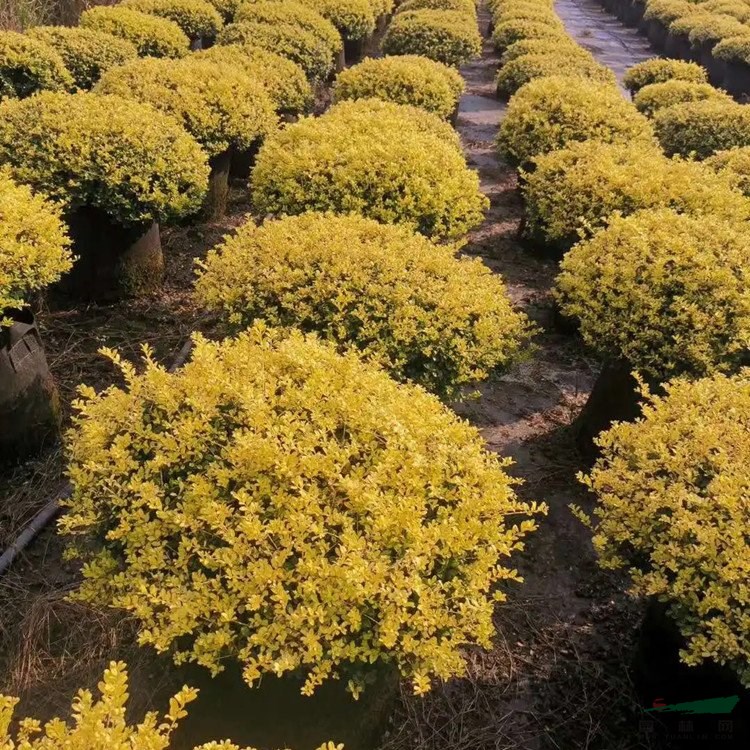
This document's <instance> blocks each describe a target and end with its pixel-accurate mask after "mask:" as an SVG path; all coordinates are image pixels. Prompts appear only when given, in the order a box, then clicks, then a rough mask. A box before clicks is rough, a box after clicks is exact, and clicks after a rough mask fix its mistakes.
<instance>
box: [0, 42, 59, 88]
mask: <svg viewBox="0 0 750 750" xmlns="http://www.w3.org/2000/svg"><path fill="white" fill-rule="evenodd" d="M72 87H73V78H72V76H71V75H70V73H69V72H68V69H67V68H66V67H65V63H64V62H63V59H62V57H60V55H59V54H58V53H57V51H56V50H55V49H54V48H53V47H51V46H50V45H48V44H46V43H45V42H44V41H42V40H41V39H36V38H32V37H29V36H26V35H25V34H18V33H17V32H15V31H0V100H2V99H15V98H19V99H22V98H23V97H26V96H31V94H34V93H36V92H37V91H69V90H70V89H71V88H72Z"/></svg>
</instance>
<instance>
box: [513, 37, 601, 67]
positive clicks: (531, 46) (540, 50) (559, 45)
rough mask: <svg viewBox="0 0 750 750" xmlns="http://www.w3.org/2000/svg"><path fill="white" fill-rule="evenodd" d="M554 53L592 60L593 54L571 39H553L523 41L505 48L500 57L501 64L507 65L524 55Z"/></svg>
mask: <svg viewBox="0 0 750 750" xmlns="http://www.w3.org/2000/svg"><path fill="white" fill-rule="evenodd" d="M552 53H562V54H564V55H565V56H566V57H568V58H571V57H578V58H581V57H582V58H584V59H586V60H590V59H591V53H590V52H589V51H588V50H586V49H583V47H581V46H579V45H578V44H576V43H575V42H574V41H573V40H572V39H571V38H568V40H567V42H566V41H562V40H560V41H559V42H558V41H557V40H552V39H521V40H520V41H518V42H513V44H511V45H510V46H509V47H506V48H505V51H504V52H503V54H502V55H501V56H500V63H501V65H506V64H507V63H509V62H511V61H513V60H515V59H516V58H517V57H522V56H523V55H549V54H552Z"/></svg>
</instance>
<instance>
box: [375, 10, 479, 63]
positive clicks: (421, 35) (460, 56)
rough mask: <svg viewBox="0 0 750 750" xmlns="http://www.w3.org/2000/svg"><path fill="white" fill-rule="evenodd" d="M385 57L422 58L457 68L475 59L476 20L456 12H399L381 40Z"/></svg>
mask: <svg viewBox="0 0 750 750" xmlns="http://www.w3.org/2000/svg"><path fill="white" fill-rule="evenodd" d="M382 47H383V52H384V53H385V54H386V55H423V56H424V57H429V58H430V59H431V60H436V61H437V62H441V63H445V64H446V65H453V66H459V65H463V64H464V63H466V62H468V61H469V60H471V59H472V58H474V57H478V56H479V54H480V53H481V51H482V37H481V36H480V34H479V28H478V27H477V22H476V19H475V18H472V17H471V16H470V15H467V14H465V13H462V12H460V11H455V10H410V11H406V12H404V13H398V14H396V16H395V17H394V18H393V20H392V21H391V23H390V24H389V26H388V30H387V31H386V32H385V37H383V44H382Z"/></svg>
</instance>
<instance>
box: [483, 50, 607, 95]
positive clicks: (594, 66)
mask: <svg viewBox="0 0 750 750" xmlns="http://www.w3.org/2000/svg"><path fill="white" fill-rule="evenodd" d="M548 76H565V77H566V78H583V79H584V80H590V81H597V82H599V83H606V84H609V85H611V86H614V85H616V84H617V79H616V78H615V74H614V73H613V72H612V71H611V70H610V69H609V68H607V67H606V66H604V65H601V64H600V63H598V62H596V60H594V59H593V58H586V57H582V56H578V55H568V54H567V53H565V52H562V53H560V52H554V53H551V54H544V55H523V56H521V57H516V58H515V59H513V60H511V61H510V62H507V63H505V64H504V65H503V66H502V67H501V68H500V71H499V73H498V75H497V80H496V83H497V91H498V94H502V95H504V96H510V95H511V94H514V93H515V92H516V91H518V89H520V88H521V86H525V85H526V84H527V83H528V82H529V81H533V80H535V79H537V78H546V77H548Z"/></svg>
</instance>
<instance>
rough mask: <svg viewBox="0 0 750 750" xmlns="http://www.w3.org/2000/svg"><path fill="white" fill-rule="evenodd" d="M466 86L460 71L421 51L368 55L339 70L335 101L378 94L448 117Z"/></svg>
mask: <svg viewBox="0 0 750 750" xmlns="http://www.w3.org/2000/svg"><path fill="white" fill-rule="evenodd" d="M463 88H464V82H463V78H462V77H461V76H460V75H459V74H458V72H457V71H456V70H455V69H454V68H451V67H449V66H447V65H444V64H443V63H439V62H435V61H434V60H429V59H427V58H426V57H421V56H419V55H396V56H393V57H383V58H368V59H366V60H364V61H362V62H361V63H359V64H358V65H355V66H353V67H351V68H349V69H348V70H344V71H342V72H341V73H339V75H338V77H337V78H336V83H335V85H334V88H333V98H334V101H341V100H344V99H367V98H371V97H374V98H377V99H383V100H384V101H391V102H395V103H396V104H410V105H413V106H415V107H421V108H422V109H425V110H427V111H428V112H432V113H434V114H436V115H438V116H439V117H442V118H443V119H448V118H449V117H450V116H451V115H452V114H453V112H454V110H455V108H456V106H457V105H458V99H459V97H460V96H461V93H462V91H463Z"/></svg>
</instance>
